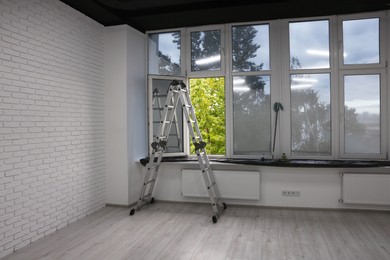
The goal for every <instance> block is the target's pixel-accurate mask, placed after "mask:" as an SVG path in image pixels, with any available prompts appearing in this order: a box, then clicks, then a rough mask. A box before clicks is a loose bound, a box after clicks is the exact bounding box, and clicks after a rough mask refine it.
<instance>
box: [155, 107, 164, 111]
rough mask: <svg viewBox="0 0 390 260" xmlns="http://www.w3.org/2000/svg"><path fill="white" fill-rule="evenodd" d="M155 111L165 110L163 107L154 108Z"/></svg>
mask: <svg viewBox="0 0 390 260" xmlns="http://www.w3.org/2000/svg"><path fill="white" fill-rule="evenodd" d="M153 110H161V111H162V110H164V108H162V107H154V108H153Z"/></svg>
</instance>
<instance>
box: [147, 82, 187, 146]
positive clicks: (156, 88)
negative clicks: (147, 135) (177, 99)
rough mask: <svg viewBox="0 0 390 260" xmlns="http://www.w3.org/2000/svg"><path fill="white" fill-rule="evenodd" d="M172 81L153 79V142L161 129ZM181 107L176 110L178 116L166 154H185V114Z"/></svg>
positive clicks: (170, 135) (176, 116)
mask: <svg viewBox="0 0 390 260" xmlns="http://www.w3.org/2000/svg"><path fill="white" fill-rule="evenodd" d="M171 82H172V80H163V79H153V83H152V84H153V85H152V86H153V87H152V91H153V92H152V110H153V122H152V123H153V140H150V142H153V141H154V140H155V138H156V136H157V134H159V133H158V131H159V129H160V124H161V123H160V121H161V118H162V116H163V109H164V105H165V101H166V97H167V93H168V90H169V86H170V84H171ZM182 112H183V111H182V109H181V106H178V107H177V108H176V115H175V117H174V120H173V124H172V126H171V131H170V134H169V137H168V144H167V149H166V153H177V152H183V151H184V149H183V113H182Z"/></svg>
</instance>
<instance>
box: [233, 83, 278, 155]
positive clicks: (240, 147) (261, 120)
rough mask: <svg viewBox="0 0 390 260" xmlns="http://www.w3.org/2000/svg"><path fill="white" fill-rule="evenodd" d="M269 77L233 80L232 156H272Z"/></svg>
mask: <svg viewBox="0 0 390 260" xmlns="http://www.w3.org/2000/svg"><path fill="white" fill-rule="evenodd" d="M270 89H271V88H270V76H240V77H233V153H234V154H235V155H251V154H253V155H261V154H263V153H266V154H270V152H271V93H270Z"/></svg>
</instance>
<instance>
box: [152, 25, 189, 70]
mask: <svg viewBox="0 0 390 260" xmlns="http://www.w3.org/2000/svg"><path fill="white" fill-rule="evenodd" d="M173 32H180V75H160V74H148V75H156V76H172V77H176V76H178V77H180V76H184V75H185V72H186V65H187V64H186V59H185V57H186V55H185V53H186V48H185V45H186V41H185V40H184V39H185V29H184V28H173V29H167V30H159V31H149V32H147V37H146V39H147V42H146V50H147V54H146V56H147V57H146V58H147V60H146V61H147V65H146V68H147V71H148V72H149V34H163V33H173Z"/></svg>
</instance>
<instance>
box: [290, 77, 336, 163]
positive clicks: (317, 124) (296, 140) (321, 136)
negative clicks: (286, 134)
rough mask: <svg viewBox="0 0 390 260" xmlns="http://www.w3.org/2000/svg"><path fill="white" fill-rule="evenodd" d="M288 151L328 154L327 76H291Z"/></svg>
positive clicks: (329, 149) (328, 89)
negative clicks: (289, 148) (289, 142)
mask: <svg viewBox="0 0 390 260" xmlns="http://www.w3.org/2000/svg"><path fill="white" fill-rule="evenodd" d="M290 88H291V152H292V154H293V155H305V154H310V155H330V153H331V145H330V144H331V120H330V119H331V116H330V75H329V74H292V75H291V86H290Z"/></svg>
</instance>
